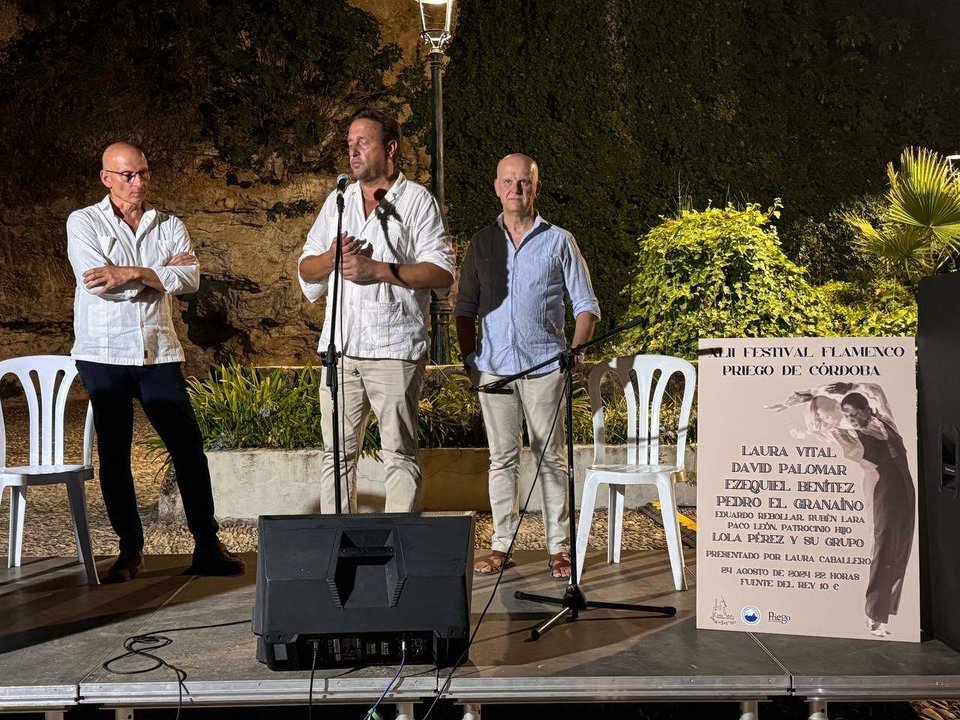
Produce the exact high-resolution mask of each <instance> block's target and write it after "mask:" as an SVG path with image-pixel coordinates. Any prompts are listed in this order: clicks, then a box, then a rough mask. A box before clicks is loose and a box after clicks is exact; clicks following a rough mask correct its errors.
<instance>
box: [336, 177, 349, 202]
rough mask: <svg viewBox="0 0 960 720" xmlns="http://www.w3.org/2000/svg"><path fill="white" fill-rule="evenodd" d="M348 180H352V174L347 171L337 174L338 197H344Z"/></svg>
mask: <svg viewBox="0 0 960 720" xmlns="http://www.w3.org/2000/svg"><path fill="white" fill-rule="evenodd" d="M348 182H350V176H349V175H347V174H346V173H340V174H339V175H337V197H343V193H344V191H345V190H346V189H347V183H348Z"/></svg>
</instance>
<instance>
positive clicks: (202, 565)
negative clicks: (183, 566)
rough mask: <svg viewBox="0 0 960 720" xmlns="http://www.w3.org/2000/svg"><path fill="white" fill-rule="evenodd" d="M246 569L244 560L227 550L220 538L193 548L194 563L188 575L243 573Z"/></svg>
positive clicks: (189, 568) (187, 572)
mask: <svg viewBox="0 0 960 720" xmlns="http://www.w3.org/2000/svg"><path fill="white" fill-rule="evenodd" d="M245 570H246V565H244V563H243V560H241V559H240V558H239V557H237V556H236V555H234V554H233V553H232V552H230V551H229V550H227V548H226V546H225V545H224V544H223V543H222V542H220V540H214V541H212V542H204V543H197V545H196V547H195V548H194V550H193V563H191V565H190V567H188V568H187V570H186V574H187V575H209V576H225V575H243V573H244V571H245Z"/></svg>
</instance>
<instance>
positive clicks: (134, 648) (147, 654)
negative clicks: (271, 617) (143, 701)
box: [101, 620, 250, 720]
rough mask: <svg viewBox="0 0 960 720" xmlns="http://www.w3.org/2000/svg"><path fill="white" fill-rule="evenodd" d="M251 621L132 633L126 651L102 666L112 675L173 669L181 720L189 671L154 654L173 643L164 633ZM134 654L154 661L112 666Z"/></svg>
mask: <svg viewBox="0 0 960 720" xmlns="http://www.w3.org/2000/svg"><path fill="white" fill-rule="evenodd" d="M249 623H250V621H249V620H234V621H233V622H225V623H213V624H211V625H191V626H189V627H178V628H164V629H163V630H153V631H151V632H145V633H140V634H139V635H131V636H130V637H128V638H127V639H126V640H124V641H123V649H124V650H126V652H125V653H123V654H122V655H116V656H114V657H112V658H109V659H107V660H104V661H103V663H102V664H101V667H102V668H103V669H104V670H106V671H107V672H108V673H111V674H112V675H141V674H143V673H148V672H153V671H154V670H159V669H160V668H162V667H165V668H168V669H170V670H172V671H173V673H174V675H176V676H177V714H176V718H175V720H179V718H180V710H181V709H182V708H183V693H184V691H185V690H186V687H185V686H184V684H183V683H184V681H185V680H186V679H187V672H186V670H183V669H181V668H178V667H177V666H176V665H171V664H170V663H168V662H167V661H166V660H164V659H163V658H162V657H160V656H159V655H155V654H154V653H155V652H156V651H157V650H160V649H162V648H165V647H167V646H168V645H172V644H173V640H172V639H171V638H168V637H166V636H165V635H164V634H163V633H175V632H185V631H187V630H207V629H209V628H219V627H230V626H232V625H248V624H249ZM134 656H135V657H142V658H147V659H149V660H151V661H152V664H151V665H150V666H149V667H145V668H140V669H137V670H115V669H114V668H113V667H111V666H112V665H113V664H114V663H116V662H119V661H121V660H124V659H125V658H128V657H134Z"/></svg>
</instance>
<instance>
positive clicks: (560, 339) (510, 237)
mask: <svg viewBox="0 0 960 720" xmlns="http://www.w3.org/2000/svg"><path fill="white" fill-rule="evenodd" d="M539 174H540V173H539V168H538V167H537V163H536V162H535V161H534V160H533V159H532V158H529V157H527V156H526V155H521V154H513V155H507V156H506V157H505V158H503V160H501V161H500V163H499V164H498V165H497V178H496V180H495V181H494V190H495V191H496V194H497V197H498V198H499V199H500V203H501V205H502V206H503V212H502V213H501V214H500V216H499V217H498V218H497V220H496V221H495V222H493V223H492V224H490V225H488V226H487V227H485V228H483V229H482V230H480V232H478V233H477V234H476V235H474V237H473V239H472V240H471V241H470V245H469V247H468V248H467V252H466V255H465V256H464V260H463V266H462V268H461V271H460V289H459V294H458V298H457V306H456V309H455V310H454V315H455V316H456V322H457V337H458V340H459V343H460V351H461V353H462V355H463V358H464V363H465V365H466V366H467V370H468V372H470V373H471V374H474V375H476V374H479V378H478V380H479V382H480V383H487V382H492V381H494V380H496V379H497V378H498V377H506V376H508V375H514V374H516V373H519V372H521V371H522V370H525V369H527V368H529V367H533V366H534V365H537V364H539V363H542V362H544V361H546V360H549V359H550V358H553V357H556V356H557V355H558V354H559V353H560V352H562V351H563V350H565V349H566V348H567V344H566V338H565V337H564V321H565V316H566V306H565V303H564V298H567V299H569V302H570V305H571V306H572V309H573V316H574V318H575V319H576V325H575V328H574V333H573V345H574V346H576V345H579V344H580V343H583V342H586V341H587V340H589V339H590V338H591V337H592V336H593V329H594V326H595V325H596V322H597V320H599V318H600V306H599V304H598V303H597V298H596V296H595V295H594V293H593V286H592V285H591V283H590V273H589V271H588V270H587V265H586V263H585V262H584V259H583V256H582V255H581V254H580V250H579V248H577V243H576V241H575V240H574V239H573V235H571V234H570V233H569V232H567V231H566V230H563V229H562V228H559V227H556V226H555V225H551V224H550V223H548V222H547V221H546V220H544V219H543V218H542V217H540V214H539V213H538V212H537V210H536V200H537V197H538V196H539V195H540V190H541V183H540V177H539ZM478 325H479V328H478ZM508 387H510V388H512V389H513V391H514V392H513V394H511V395H490V394H481V395H480V406H481V409H482V411H483V422H484V426H485V427H486V430H487V438H488V441H489V445H490V507H491V509H492V511H493V536H492V538H491V552H490V555H489V556H488V557H486V558H483V559H481V560H478V561H477V563H476V564H475V565H474V572H475V573H477V574H480V575H490V574H494V573H497V572H500V571H501V569H503V568H504V567H509V566H510V565H512V564H513V563H512V561H511V560H510V558H509V556H508V554H507V553H508V552H509V549H510V545H511V541H512V539H513V536H514V534H515V532H516V529H517V524H518V523H519V512H518V510H519V508H518V505H519V498H518V489H519V478H520V449H521V446H522V443H523V423H524V421H526V425H527V433H528V434H529V436H530V447H531V450H532V451H533V453H534V456H535V457H537V458H539V457H540V455H541V454H543V464H542V466H541V473H540V481H539V482H540V497H541V504H542V507H543V520H544V529H545V531H546V536H547V538H546V539H547V552H548V553H549V555H550V559H549V562H548V564H549V567H550V573H551V575H552V576H553V577H554V578H556V579H558V580H566V579H567V578H569V577H570V557H569V554H568V549H569V541H568V538H567V533H566V526H565V524H566V522H567V520H568V514H567V513H568V507H567V487H566V465H565V461H564V424H563V423H564V418H563V413H562V412H558V411H557V408H558V407H559V404H560V400H561V397H562V394H563V375H562V374H561V373H559V372H557V368H556V366H554V367H552V368H551V367H548V368H544V369H543V370H541V371H539V373H538V374H537V375H536V376H534V377H526V378H522V379H520V380H516V381H514V382H513V383H511V384H510V385H509V386H508ZM554 423H555V424H554ZM551 430H552V432H551Z"/></svg>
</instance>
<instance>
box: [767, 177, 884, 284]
mask: <svg viewBox="0 0 960 720" xmlns="http://www.w3.org/2000/svg"><path fill="white" fill-rule="evenodd" d="M885 208H886V202H885V201H884V199H883V197H882V196H880V195H873V194H868V195H864V196H862V197H859V198H857V199H855V200H853V201H851V202H845V203H843V204H841V205H840V206H839V207H838V208H836V209H834V210H830V211H829V212H828V213H826V214H820V215H817V216H816V217H801V218H798V219H797V220H795V221H794V222H792V223H789V224H787V225H786V226H781V228H780V229H779V231H778V235H779V237H780V242H781V245H782V246H783V251H784V253H786V255H787V257H789V258H790V259H791V260H793V262H795V263H797V265H800V266H801V267H803V268H805V269H806V271H807V274H806V277H807V280H808V281H809V282H810V283H811V284H813V285H822V284H824V283H828V282H833V281H837V280H839V281H843V282H861V281H868V280H869V279H871V278H872V276H873V275H875V269H874V268H873V263H872V262H870V261H869V260H870V259H869V258H867V257H866V256H865V255H864V253H863V251H862V250H861V248H860V243H859V239H858V235H857V232H856V230H854V228H852V227H851V226H850V224H849V223H848V222H847V220H846V218H847V216H848V215H851V214H852V215H857V216H860V217H863V218H865V219H867V220H868V221H870V222H872V223H876V222H879V221H880V219H881V218H882V217H883V212H884V209H885Z"/></svg>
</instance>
